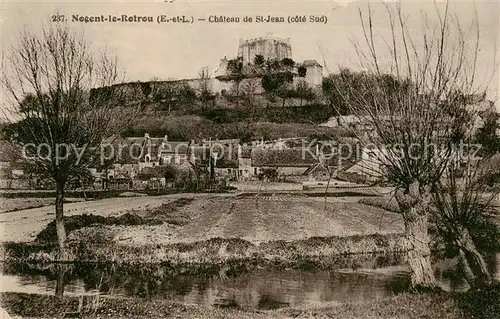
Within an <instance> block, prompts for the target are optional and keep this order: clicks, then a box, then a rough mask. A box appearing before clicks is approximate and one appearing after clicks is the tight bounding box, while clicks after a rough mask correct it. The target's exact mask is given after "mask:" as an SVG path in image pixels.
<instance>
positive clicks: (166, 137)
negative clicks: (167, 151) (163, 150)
mask: <svg viewBox="0 0 500 319" xmlns="http://www.w3.org/2000/svg"><path fill="white" fill-rule="evenodd" d="M164 140H165V142H168V135H167V134H165V137H164Z"/></svg>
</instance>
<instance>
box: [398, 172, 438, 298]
mask: <svg viewBox="0 0 500 319" xmlns="http://www.w3.org/2000/svg"><path fill="white" fill-rule="evenodd" d="M395 195H396V200H397V202H398V205H399V208H400V211H401V214H402V215H403V220H404V224H405V236H404V237H405V245H406V248H407V263H408V266H409V267H410V272H411V286H412V288H419V287H425V288H435V287H436V278H435V276H434V271H433V270H432V264H431V258H430V256H431V251H430V248H429V242H430V238H429V234H428V211H427V208H428V205H429V202H430V193H429V189H428V187H425V190H423V189H421V187H420V184H419V182H418V181H415V182H413V183H412V184H411V185H410V186H409V189H408V190H407V191H406V192H405V191H404V190H403V189H398V190H397V191H396V194H395Z"/></svg>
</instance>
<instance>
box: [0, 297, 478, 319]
mask: <svg viewBox="0 0 500 319" xmlns="http://www.w3.org/2000/svg"><path fill="white" fill-rule="evenodd" d="M1 297H2V305H3V307H4V308H5V309H6V311H7V312H9V313H10V314H14V315H21V316H23V317H24V316H26V317H62V316H63V315H66V316H70V315H73V316H76V317H79V316H80V315H84V316H85V318H132V317H133V318H206V319H208V318H214V319H215V318H241V319H243V318H244V319H246V318H302V319H304V318H343V319H349V318H350V319H387V318H391V319H409V318H411V319H417V318H420V319H424V318H426V319H434V318H448V319H460V318H463V319H465V318H468V317H467V316H465V315H464V314H463V312H462V311H461V309H460V308H459V307H457V304H456V301H455V300H454V299H453V297H452V296H451V295H449V294H424V295H412V294H408V293H406V294H402V295H398V296H395V297H393V298H388V299H384V300H379V301H374V302H369V303H347V304H342V305H337V306H329V307H314V308H311V307H309V308H284V309H278V310H244V309H238V308H236V309H233V308H219V307H199V306H187V305H181V304H177V303H172V302H169V301H166V300H161V299H156V300H144V299H136V298H130V299H120V298H105V297H104V298H103V297H101V298H99V299H97V298H95V297H94V298H92V297H87V298H83V299H82V303H81V306H79V303H80V299H79V298H77V297H64V298H57V297H55V296H39V295H28V294H17V293H3V294H1ZM479 318H482V317H479ZM484 318H486V317H484Z"/></svg>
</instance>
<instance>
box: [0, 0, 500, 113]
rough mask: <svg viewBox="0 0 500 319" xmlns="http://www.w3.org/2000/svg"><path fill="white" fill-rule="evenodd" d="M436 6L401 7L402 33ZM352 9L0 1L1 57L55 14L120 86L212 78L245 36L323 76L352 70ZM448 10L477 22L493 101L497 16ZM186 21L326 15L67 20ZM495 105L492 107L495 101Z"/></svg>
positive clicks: (483, 9)
mask: <svg viewBox="0 0 500 319" xmlns="http://www.w3.org/2000/svg"><path fill="white" fill-rule="evenodd" d="M371 5H372V8H373V11H374V23H375V26H376V30H377V34H378V35H380V36H381V37H385V36H387V35H388V34H389V33H388V32H389V25H388V20H387V19H386V15H385V7H384V5H383V3H381V2H378V3H374V2H372V3H371ZM443 5H444V4H443V3H441V2H438V3H434V2H433V1H430V0H429V1H410V0H408V1H403V2H402V8H403V12H404V13H405V14H406V16H407V22H408V25H409V27H410V28H411V29H412V30H413V31H414V32H416V33H415V34H417V35H418V32H419V30H421V29H422V17H423V16H424V15H428V16H429V17H430V18H431V20H432V19H435V18H436V17H437V16H436V7H437V8H438V9H439V10H441V9H442V8H443ZM358 8H362V9H363V10H366V4H364V3H359V2H354V1H337V2H333V1H280V0H275V1H269V0H268V1H255V0H254V1H180V0H166V2H163V1H157V2H99V3H98V2H90V1H89V2H86V1H78V2H76V1H75V2H64V3H63V2H41V1H37V2H30V3H28V2H3V3H2V4H1V26H2V27H1V32H2V37H1V46H2V53H3V56H4V55H5V54H8V51H9V50H10V48H11V47H12V45H13V44H15V43H16V41H17V37H18V34H19V32H20V30H22V28H23V27H28V28H39V27H40V26H41V25H42V24H43V23H52V22H47V21H50V17H51V16H52V15H54V14H56V13H59V14H63V15H65V17H66V18H67V19H69V20H70V22H68V23H69V25H70V26H71V27H72V28H75V29H77V30H82V31H83V32H84V34H85V36H86V38H88V39H89V40H91V41H92V43H93V45H94V47H95V48H96V49H99V48H103V47H107V48H110V49H112V50H113V51H114V52H116V54H117V56H118V59H119V61H120V63H121V66H122V69H123V70H124V72H125V80H126V81H148V80H151V79H153V78H159V79H164V80H166V79H182V78H193V77H196V76H197V74H198V72H199V70H200V69H201V68H203V67H208V69H209V70H210V71H211V72H214V71H215V70H216V68H217V66H218V64H219V61H220V59H221V58H223V57H224V56H227V57H228V58H230V57H235V56H236V54H237V48H238V41H239V39H240V38H245V39H246V38H253V37H259V36H265V35H266V34H268V33H272V34H273V35H274V36H276V37H282V38H290V41H291V44H292V56H293V59H294V60H296V61H298V62H300V61H303V60H306V59H315V60H317V61H318V62H320V64H322V65H325V64H326V68H325V72H327V71H329V72H335V71H336V70H337V69H338V67H339V66H344V67H352V68H355V65H356V55H355V51H354V47H353V43H352V42H353V40H354V41H355V40H356V39H359V40H362V35H363V34H362V32H361V31H362V28H361V24H360V19H359V13H358ZM450 11H451V12H453V13H454V14H456V16H457V17H458V18H459V20H460V23H461V25H462V26H468V25H470V23H471V22H472V21H473V20H474V18H475V16H476V15H475V13H474V12H477V17H478V19H479V21H480V24H479V26H480V34H481V43H480V47H479V49H480V57H479V60H478V61H480V63H479V65H478V73H479V77H480V78H483V79H485V80H486V79H490V78H491V77H492V76H493V79H492V82H491V85H490V89H489V91H488V92H489V93H488V95H489V97H490V98H491V99H494V100H496V99H497V92H498V87H499V83H500V81H499V74H498V71H497V72H496V73H493V72H494V70H497V68H498V62H499V61H500V55H499V50H498V45H499V29H500V26H499V18H500V10H499V4H498V2H497V1H493V0H492V1H476V2H475V3H473V2H471V1H459V0H455V1H451V2H450ZM122 14H127V15H134V14H135V15H148V16H149V15H150V16H153V17H155V19H156V16H157V15H161V14H165V15H168V16H176V15H187V16H193V17H194V18H195V19H197V18H207V19H208V17H209V16H210V15H217V16H221V15H224V16H239V17H243V16H252V17H254V19H255V16H258V15H264V16H267V15H272V16H285V17H288V16H295V15H300V16H303V15H306V17H309V16H310V15H316V16H326V17H327V19H328V21H327V23H325V24H323V23H295V24H288V23H282V24H273V23H254V22H253V23H242V22H240V23H239V24H232V23H208V22H195V23H193V24H157V23H135V24H134V23H79V22H71V17H72V15H80V16H85V15H88V16H100V15H105V16H107V15H122ZM497 105H498V103H497ZM497 107H498V106H497Z"/></svg>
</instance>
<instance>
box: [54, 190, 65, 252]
mask: <svg viewBox="0 0 500 319" xmlns="http://www.w3.org/2000/svg"><path fill="white" fill-rule="evenodd" d="M63 209H64V182H61V181H58V182H56V232H57V243H58V245H59V258H60V259H61V260H62V259H65V258H66V229H65V228H64V214H63Z"/></svg>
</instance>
